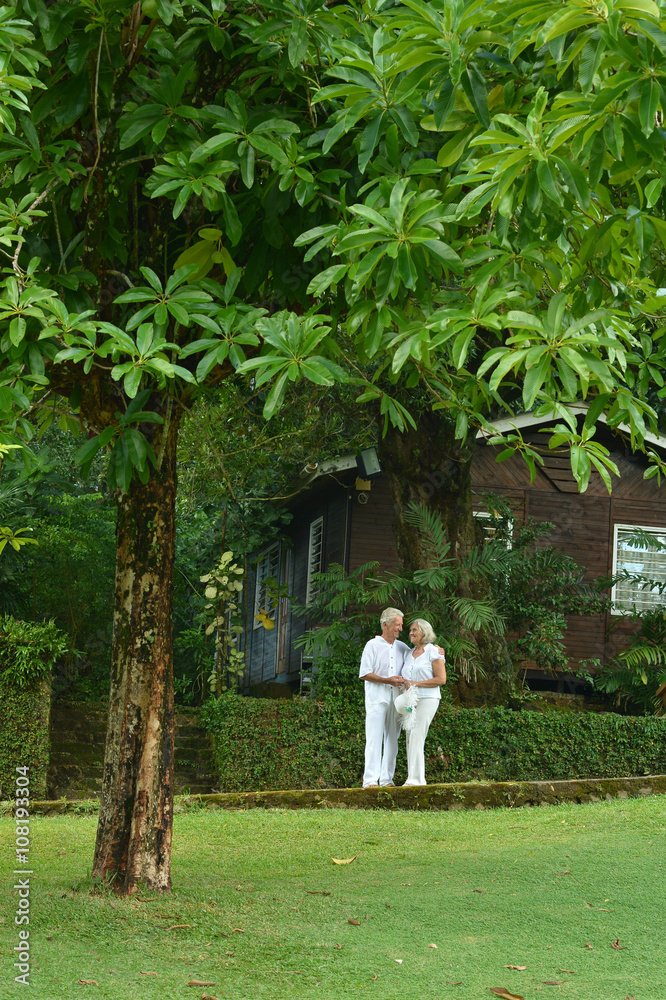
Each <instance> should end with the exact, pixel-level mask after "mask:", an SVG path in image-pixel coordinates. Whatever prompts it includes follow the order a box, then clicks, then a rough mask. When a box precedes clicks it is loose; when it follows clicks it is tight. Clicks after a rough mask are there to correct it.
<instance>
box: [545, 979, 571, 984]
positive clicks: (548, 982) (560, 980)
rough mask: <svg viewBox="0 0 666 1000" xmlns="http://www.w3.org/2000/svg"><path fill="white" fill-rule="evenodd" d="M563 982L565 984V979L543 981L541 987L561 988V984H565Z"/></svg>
mask: <svg viewBox="0 0 666 1000" xmlns="http://www.w3.org/2000/svg"><path fill="white" fill-rule="evenodd" d="M565 982H566V979H544V981H543V985H544V986H561V985H562V983H565Z"/></svg>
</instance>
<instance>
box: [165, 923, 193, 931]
mask: <svg viewBox="0 0 666 1000" xmlns="http://www.w3.org/2000/svg"><path fill="white" fill-rule="evenodd" d="M191 926H192V924H172V925H171V927H167V930H168V931H177V930H179V929H180V928H181V927H191Z"/></svg>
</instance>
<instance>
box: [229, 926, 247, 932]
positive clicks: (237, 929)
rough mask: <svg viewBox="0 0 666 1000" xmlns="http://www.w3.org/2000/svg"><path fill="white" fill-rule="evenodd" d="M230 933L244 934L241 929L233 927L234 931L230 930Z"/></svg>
mask: <svg viewBox="0 0 666 1000" xmlns="http://www.w3.org/2000/svg"><path fill="white" fill-rule="evenodd" d="M231 933H232V934H245V931H244V930H243V928H242V927H234V929H233V930H232V932H231Z"/></svg>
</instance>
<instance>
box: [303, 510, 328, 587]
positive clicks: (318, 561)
mask: <svg viewBox="0 0 666 1000" xmlns="http://www.w3.org/2000/svg"><path fill="white" fill-rule="evenodd" d="M323 547H324V518H323V517H318V518H317V520H316V521H313V522H312V524H311V525H310V541H309V543H308V582H307V586H306V588H305V603H306V604H312V602H313V601H314V599H315V597H316V596H317V594H318V593H319V587H318V585H317V582H316V581H315V580H313V579H312V577H313V575H314V574H315V573H321V570H322V553H323Z"/></svg>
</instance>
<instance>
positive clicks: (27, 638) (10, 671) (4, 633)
mask: <svg viewBox="0 0 666 1000" xmlns="http://www.w3.org/2000/svg"><path fill="white" fill-rule="evenodd" d="M67 649H68V643H67V640H66V638H65V636H63V634H62V633H61V632H60V631H59V630H58V629H57V628H56V627H55V625H54V624H53V622H47V623H45V624H41V625H38V624H35V623H33V622H21V621H17V620H16V619H15V618H10V617H4V618H0V699H1V700H2V715H1V716H0V797H3V798H7V797H10V796H13V793H14V781H15V778H16V768H17V767H28V768H29V769H30V770H29V777H30V790H31V794H32V795H33V796H35V797H40V796H43V795H44V794H45V791H46V771H47V768H48V763H49V709H50V703H51V684H50V674H51V670H52V669H53V665H54V663H55V661H56V659H57V658H58V657H59V656H62V655H63V654H64V653H66V651H67Z"/></svg>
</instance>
